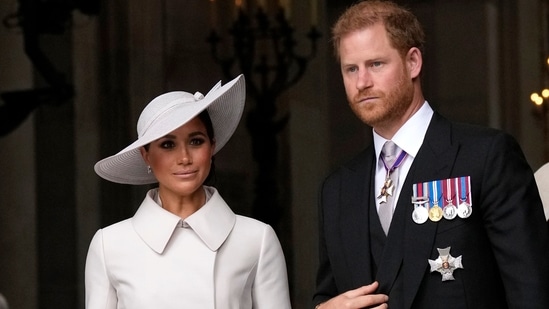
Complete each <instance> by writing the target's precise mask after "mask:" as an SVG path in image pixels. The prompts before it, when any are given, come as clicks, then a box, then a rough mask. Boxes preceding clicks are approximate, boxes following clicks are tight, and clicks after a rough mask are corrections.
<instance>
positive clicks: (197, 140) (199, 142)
mask: <svg viewBox="0 0 549 309" xmlns="http://www.w3.org/2000/svg"><path fill="white" fill-rule="evenodd" d="M204 142H205V140H204V139H203V138H193V139H191V143H190V144H191V145H194V146H199V145H202V144H204Z"/></svg>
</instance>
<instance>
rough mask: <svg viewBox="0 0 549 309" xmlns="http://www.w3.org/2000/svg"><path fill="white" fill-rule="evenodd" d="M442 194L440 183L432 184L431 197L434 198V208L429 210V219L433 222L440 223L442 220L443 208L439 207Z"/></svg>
mask: <svg viewBox="0 0 549 309" xmlns="http://www.w3.org/2000/svg"><path fill="white" fill-rule="evenodd" d="M439 192H440V181H437V180H435V181H432V182H431V192H430V193H431V196H432V197H433V199H432V200H433V206H432V207H431V208H430V209H429V219H430V220H431V221H433V222H438V221H440V219H442V208H440V206H438V201H439Z"/></svg>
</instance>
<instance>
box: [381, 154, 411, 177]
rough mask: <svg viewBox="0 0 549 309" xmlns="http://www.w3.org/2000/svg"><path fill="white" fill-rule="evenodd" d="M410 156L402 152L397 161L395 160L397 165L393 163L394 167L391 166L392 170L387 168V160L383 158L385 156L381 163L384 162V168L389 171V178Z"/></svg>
mask: <svg viewBox="0 0 549 309" xmlns="http://www.w3.org/2000/svg"><path fill="white" fill-rule="evenodd" d="M407 155H408V154H407V153H406V152H405V151H404V150H402V151H400V154H399V155H398V157H397V159H396V160H395V163H393V166H391V168H389V167H388V166H387V163H386V162H385V159H384V158H383V156H381V162H383V166H384V167H385V170H386V171H387V176H389V175H391V173H392V172H393V171H394V170H395V169H397V168H398V167H399V166H400V165H401V164H402V162H404V158H406V156H407Z"/></svg>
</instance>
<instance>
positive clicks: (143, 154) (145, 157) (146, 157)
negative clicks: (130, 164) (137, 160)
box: [139, 146, 150, 165]
mask: <svg viewBox="0 0 549 309" xmlns="http://www.w3.org/2000/svg"><path fill="white" fill-rule="evenodd" d="M139 152H140V153H141V157H143V161H145V164H147V165H150V164H149V152H148V151H147V149H145V147H143V146H141V147H139Z"/></svg>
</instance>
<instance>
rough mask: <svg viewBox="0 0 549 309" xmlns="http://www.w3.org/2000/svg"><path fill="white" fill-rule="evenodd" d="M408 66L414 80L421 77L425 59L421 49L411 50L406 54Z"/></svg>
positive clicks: (414, 48) (413, 48)
mask: <svg viewBox="0 0 549 309" xmlns="http://www.w3.org/2000/svg"><path fill="white" fill-rule="evenodd" d="M406 65H407V66H408V71H409V72H410V78H412V79H414V78H416V77H418V76H419V74H420V73H421V67H422V65H423V57H422V55H421V51H420V50H419V48H417V47H412V48H410V50H409V51H408V53H407V54H406Z"/></svg>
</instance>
